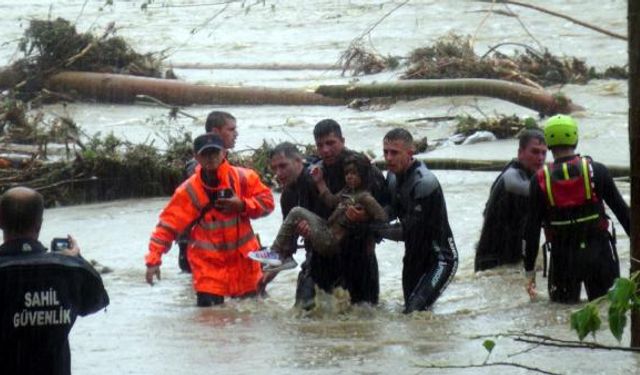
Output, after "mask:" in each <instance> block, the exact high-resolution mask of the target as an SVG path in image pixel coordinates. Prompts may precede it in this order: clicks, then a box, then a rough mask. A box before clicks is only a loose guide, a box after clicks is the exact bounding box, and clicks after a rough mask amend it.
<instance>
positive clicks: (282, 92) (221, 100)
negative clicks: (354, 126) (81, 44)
mask: <svg viewBox="0 0 640 375" xmlns="http://www.w3.org/2000/svg"><path fill="white" fill-rule="evenodd" d="M45 87H46V88H47V89H49V90H51V91H56V92H64V93H74V92H75V93H76V94H77V95H78V96H80V97H81V98H84V99H92V100H97V101H103V102H114V103H132V102H133V101H135V99H136V96H138V95H147V96H152V97H154V98H156V99H158V100H161V101H162V102H164V103H167V104H171V105H191V104H225V105H227V104H232V105H237V104H251V105H260V104H267V105H344V104H346V101H345V100H340V99H333V98H327V97H324V96H321V95H318V94H315V93H313V92H308V91H303V90H295V89H269V88H264V87H222V86H205V85H195V84H190V83H184V82H178V81H176V80H165V79H157V78H144V77H134V76H127V75H118V74H103V73H87V72H63V73H58V74H55V75H53V76H51V77H50V78H49V79H47V81H46V82H45Z"/></svg>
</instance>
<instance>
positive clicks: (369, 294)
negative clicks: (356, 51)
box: [272, 119, 388, 309]
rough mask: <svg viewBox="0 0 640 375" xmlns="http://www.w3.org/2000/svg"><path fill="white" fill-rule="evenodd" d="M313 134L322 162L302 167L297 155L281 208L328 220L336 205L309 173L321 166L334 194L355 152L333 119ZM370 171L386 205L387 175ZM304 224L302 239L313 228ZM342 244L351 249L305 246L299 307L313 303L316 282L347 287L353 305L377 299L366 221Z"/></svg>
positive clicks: (374, 261)
mask: <svg viewBox="0 0 640 375" xmlns="http://www.w3.org/2000/svg"><path fill="white" fill-rule="evenodd" d="M313 135H314V139H315V142H316V147H317V151H318V155H319V156H320V160H318V161H317V162H315V163H313V165H312V166H310V167H309V168H306V167H305V168H302V167H301V165H302V159H301V158H300V157H299V156H298V159H299V160H298V161H297V162H296V165H298V167H297V169H296V170H298V171H299V173H298V174H297V175H296V176H297V177H296V178H295V180H292V181H295V182H293V183H292V184H291V185H289V186H288V187H285V189H284V190H283V192H282V198H281V206H282V212H283V214H284V215H285V216H286V214H287V213H288V212H289V210H290V209H291V208H293V207H295V206H301V207H304V208H307V209H309V210H311V211H312V212H314V213H315V214H317V215H319V216H321V217H323V218H325V219H326V218H328V217H329V215H331V212H332V209H330V208H329V207H326V206H324V204H323V203H322V202H321V201H320V199H318V191H317V188H316V186H315V183H314V182H313V180H312V179H311V177H310V175H309V170H310V169H311V168H321V169H322V173H323V177H324V180H325V182H326V184H327V187H328V188H329V190H330V191H331V193H334V194H335V193H337V192H338V191H340V190H341V189H342V188H344V186H345V181H344V169H343V167H344V165H343V164H344V163H343V161H344V160H345V158H346V157H347V156H349V155H352V154H353V153H354V151H351V150H349V149H347V148H346V147H345V140H344V137H343V136H342V129H341V128H340V125H339V124H338V123H337V122H336V121H335V120H332V119H325V120H322V121H320V122H318V123H317V124H316V125H315V127H314V130H313ZM298 155H299V154H298ZM273 166H274V164H273V158H272V167H273ZM371 174H372V175H371V176H370V178H369V181H370V186H369V190H370V191H371V193H372V195H373V196H374V197H375V198H376V200H378V202H379V203H381V204H382V205H384V204H385V203H386V202H387V201H388V193H387V189H386V184H385V181H384V177H383V176H382V173H381V172H380V171H379V170H378V169H377V168H372V172H371ZM305 224H306V223H304V222H303V223H301V224H300V225H299V232H300V234H301V235H302V236H303V237H304V235H305V233H306V232H307V231H309V228H308V226H306V225H305ZM342 243H343V248H344V249H348V250H345V251H341V252H340V254H339V255H336V256H322V255H320V254H317V253H316V252H314V251H313V249H311V248H307V253H306V255H307V257H306V260H305V262H304V263H303V264H302V265H301V268H302V270H301V271H300V273H299V275H298V285H297V289H296V305H297V306H299V307H301V308H305V309H309V308H312V307H313V306H314V297H315V286H316V285H317V286H318V287H319V288H321V289H323V290H325V291H327V292H331V291H332V290H333V289H334V288H336V287H343V288H344V289H346V290H348V291H349V294H350V296H351V302H352V303H359V302H368V303H373V304H375V303H378V296H379V291H380V288H379V279H378V261H377V258H376V255H375V241H374V239H373V236H372V232H371V231H370V230H369V228H368V227H367V226H366V225H359V226H358V227H357V228H353V229H352V230H350V231H349V235H348V236H347V237H346V238H345V239H344V240H343V242H342ZM307 247H308V246H307Z"/></svg>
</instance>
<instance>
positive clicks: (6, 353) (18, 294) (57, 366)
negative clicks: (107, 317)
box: [0, 240, 109, 375]
mask: <svg viewBox="0 0 640 375" xmlns="http://www.w3.org/2000/svg"><path fill="white" fill-rule="evenodd" d="M0 296H1V297H0V298H1V299H2V303H1V304H0V373H2V374H21V375H29V374H38V375H47V374H70V373H71V354H70V351H69V341H68V335H69V331H70V330H71V327H72V326H73V324H74V322H75V320H76V317H77V316H78V315H80V316H85V315H87V314H91V313H94V312H96V311H98V310H100V309H102V308H104V307H106V306H107V305H108V304H109V296H108V295H107V292H106V290H105V289H104V285H103V284H102V279H101V278H100V275H99V274H98V273H97V272H96V271H95V270H94V269H93V267H91V265H89V263H87V262H86V261H85V260H84V259H82V258H80V257H73V256H66V255H62V254H56V253H48V252H46V249H45V248H44V247H43V246H42V244H41V243H39V242H38V241H31V240H15V241H11V242H8V243H5V244H3V245H2V246H0Z"/></svg>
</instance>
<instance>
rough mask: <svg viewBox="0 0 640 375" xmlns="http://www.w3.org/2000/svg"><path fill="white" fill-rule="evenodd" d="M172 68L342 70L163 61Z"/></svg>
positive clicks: (327, 66)
mask: <svg viewBox="0 0 640 375" xmlns="http://www.w3.org/2000/svg"><path fill="white" fill-rule="evenodd" d="M164 65H166V66H167V67H169V68H174V69H238V70H342V67H341V66H340V65H337V64H279V63H269V64H242V63H238V64H224V63H220V64H201V63H172V62H167V63H164Z"/></svg>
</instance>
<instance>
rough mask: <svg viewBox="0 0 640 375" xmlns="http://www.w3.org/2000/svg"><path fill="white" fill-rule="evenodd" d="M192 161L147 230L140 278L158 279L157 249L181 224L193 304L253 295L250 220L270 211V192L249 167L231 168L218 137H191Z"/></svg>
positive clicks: (162, 249)
mask: <svg viewBox="0 0 640 375" xmlns="http://www.w3.org/2000/svg"><path fill="white" fill-rule="evenodd" d="M193 150H194V154H195V158H196V160H197V161H198V164H199V165H198V166H197V167H196V170H195V173H194V174H193V175H192V176H191V177H190V178H189V179H187V180H186V181H185V182H184V183H182V185H180V186H179V187H178V188H177V189H176V191H175V193H174V194H173V196H172V197H171V200H170V201H169V203H168V204H167V206H166V207H165V208H164V209H163V210H162V213H161V214H160V220H159V222H158V224H157V225H156V228H155V230H154V231H153V233H152V234H151V240H150V241H149V252H148V253H147V255H146V257H145V261H146V264H147V272H146V280H147V282H148V283H149V284H151V285H153V277H154V276H156V277H157V278H158V279H160V264H161V257H162V254H163V253H166V252H167V251H169V249H170V248H171V244H172V242H173V241H174V240H175V238H176V236H178V235H179V234H180V233H182V231H184V230H185V228H187V227H189V226H191V225H192V224H194V225H192V229H191V233H190V234H189V238H190V242H189V252H188V257H189V263H190V264H191V268H192V274H193V287H194V289H195V290H196V294H197V305H198V306H202V307H206V306H211V305H218V304H221V303H223V302H224V297H225V296H229V297H243V296H250V295H252V294H255V292H256V289H257V285H258V282H259V280H260V279H261V277H262V270H261V269H260V265H259V263H257V262H254V261H252V260H250V259H249V258H247V254H248V253H249V252H250V251H253V250H256V249H258V248H259V244H258V240H257V239H256V236H255V235H254V233H253V229H252V228H251V223H250V221H249V220H250V219H257V218H259V217H262V216H266V215H268V214H269V213H271V211H273V207H274V203H273V195H272V194H271V190H269V188H268V187H267V186H265V185H264V184H263V183H262V182H261V181H260V177H259V176H258V175H257V174H256V173H255V172H254V171H252V170H250V169H245V168H240V167H234V166H232V165H230V164H229V162H228V161H227V160H226V158H225V155H226V150H225V148H224V144H223V141H222V139H221V138H220V137H219V136H218V135H215V134H203V135H201V136H199V137H197V138H196V139H195V141H194V142H193Z"/></svg>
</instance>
